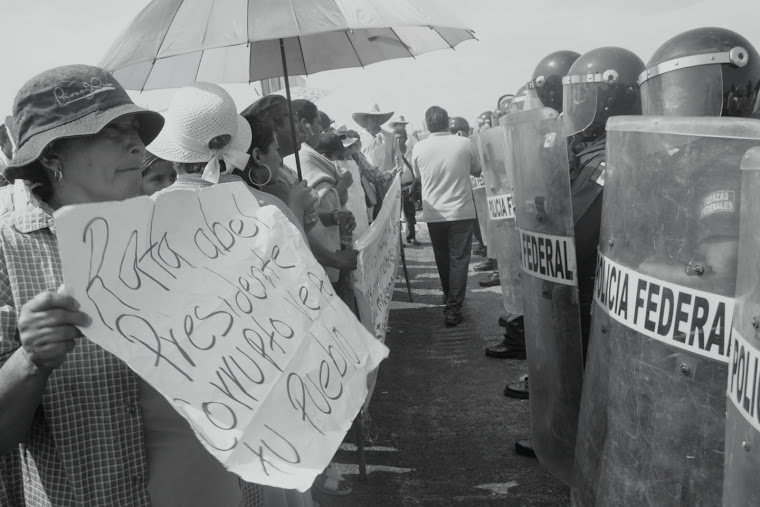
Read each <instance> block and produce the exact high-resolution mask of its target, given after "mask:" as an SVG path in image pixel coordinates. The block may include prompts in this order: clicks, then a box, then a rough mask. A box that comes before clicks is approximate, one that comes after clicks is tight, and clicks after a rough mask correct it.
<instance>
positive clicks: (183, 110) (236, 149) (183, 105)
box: [148, 83, 251, 183]
mask: <svg viewBox="0 0 760 507" xmlns="http://www.w3.org/2000/svg"><path fill="white" fill-rule="evenodd" d="M165 117H166V126H165V127H164V129H163V130H162V131H161V134H159V136H158V137H157V138H156V140H155V141H153V143H152V144H151V145H150V146H148V151H150V152H151V153H153V154H154V155H156V156H158V157H160V158H162V159H164V160H169V161H171V162H180V163H199V162H206V163H207V164H206V168H205V169H204V171H203V179H205V180H207V181H210V182H212V183H218V182H219V175H220V174H221V164H220V163H219V162H220V161H221V160H224V163H225V172H227V171H230V170H231V168H233V167H234V168H237V169H241V170H242V169H245V166H246V165H247V164H248V160H249V158H250V156H249V155H248V153H246V152H247V151H248V148H249V147H250V145H251V127H250V125H249V124H248V122H247V121H246V120H245V118H243V117H242V116H240V115H239V114H237V110H236V108H235V102H234V101H233V100H232V97H231V96H230V94H229V93H227V92H226V91H225V90H224V88H222V87H221V86H219V85H215V84H212V83H193V84H191V85H188V86H185V87H184V88H181V89H180V90H179V91H177V93H176V94H175V95H174V97H172V100H171V102H170V103H169V109H168V110H167V111H166V114H165ZM220 136H229V138H230V140H229V142H228V143H227V144H225V145H224V146H221V147H216V146H212V144H213V143H211V141H212V140H214V139H217V138H219V137H220Z"/></svg>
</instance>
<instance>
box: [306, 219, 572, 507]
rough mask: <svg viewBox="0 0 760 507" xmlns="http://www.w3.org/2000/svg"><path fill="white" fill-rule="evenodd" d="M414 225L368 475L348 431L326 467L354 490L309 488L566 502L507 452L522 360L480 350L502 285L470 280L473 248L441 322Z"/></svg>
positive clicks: (514, 434) (380, 386) (402, 499)
mask: <svg viewBox="0 0 760 507" xmlns="http://www.w3.org/2000/svg"><path fill="white" fill-rule="evenodd" d="M417 230H418V239H419V240H420V241H421V242H422V246H419V247H409V246H407V247H406V249H405V252H406V258H407V266H408V268H409V277H410V284H411V288H412V297H413V299H414V302H413V303H410V302H409V297H408V295H407V290H406V284H405V282H404V280H403V277H400V278H399V279H398V280H397V282H396V288H395V293H394V298H393V300H394V301H393V304H392V307H391V313H390V322H389V326H390V331H389V333H388V335H387V338H386V344H387V345H388V347H389V348H390V350H391V353H390V357H389V358H388V359H387V360H385V361H384V362H383V363H382V364H381V366H380V373H379V376H378V381H377V387H376V389H375V393H374V395H373V397H372V401H371V403H370V406H369V412H370V415H371V418H372V420H373V421H374V425H375V427H373V428H370V433H375V434H376V436H377V438H376V439H375V440H374V441H373V442H372V443H370V444H367V446H368V447H367V448H366V452H365V456H366V462H367V471H368V475H367V480H366V481H364V482H361V481H359V476H358V463H359V459H358V452H357V451H356V446H355V445H354V439H353V435H352V434H349V436H347V438H346V441H345V443H344V444H343V446H342V447H341V450H340V451H338V453H337V455H336V457H335V462H334V466H335V467H336V468H337V469H338V470H339V472H340V473H341V474H343V476H344V477H345V478H346V479H347V480H348V481H349V482H350V484H351V487H352V488H353V491H352V492H351V494H350V495H349V496H346V497H335V496H329V495H325V494H322V493H320V492H317V491H316V490H315V489H314V488H312V494H313V497H314V499H315V500H316V501H317V502H319V504H320V505H321V506H322V507H331V506H406V505H451V504H459V505H503V506H549V505H551V506H555V505H569V504H570V500H569V498H570V490H569V488H568V487H567V486H565V485H564V484H563V483H562V482H560V481H559V480H557V479H555V478H554V477H553V476H552V475H551V474H549V472H547V471H546V470H545V469H544V468H543V467H542V466H541V464H540V463H539V462H538V461H537V460H536V459H534V458H527V457H523V456H520V455H518V454H516V453H515V452H514V442H515V440H517V439H520V438H524V437H525V436H527V435H528V434H529V410H530V408H529V401H527V400H516V399H512V398H506V397H505V396H504V395H503V389H504V386H505V384H506V382H507V381H508V380H512V379H515V378H517V377H519V376H520V375H523V374H525V373H527V364H526V362H525V361H516V360H503V359H491V358H487V357H486V356H485V354H484V349H485V347H486V346H487V345H488V344H490V343H495V342H498V341H500V340H501V333H502V328H500V327H499V325H498V317H499V315H501V314H502V313H503V306H502V303H501V292H500V288H499V287H493V288H482V287H480V286H479V285H478V282H479V281H480V280H484V279H485V278H486V277H487V276H488V273H477V272H475V271H473V270H472V267H473V266H474V265H475V264H477V263H479V262H481V261H482V260H483V258H481V257H475V256H473V257H472V259H471V263H470V278H469V282H468V291H467V299H466V301H465V307H464V317H465V320H464V322H462V323H461V324H460V325H459V326H457V327H454V328H446V327H445V326H444V324H443V312H442V306H441V289H440V282H439V280H438V274H437V270H436V267H435V262H434V260H433V251H432V248H431V246H430V240H429V238H428V235H427V227H426V226H425V225H424V224H418V226H417ZM399 273H401V269H399ZM370 436H372V435H370Z"/></svg>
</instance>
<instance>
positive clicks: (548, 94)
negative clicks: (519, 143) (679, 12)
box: [486, 50, 580, 456]
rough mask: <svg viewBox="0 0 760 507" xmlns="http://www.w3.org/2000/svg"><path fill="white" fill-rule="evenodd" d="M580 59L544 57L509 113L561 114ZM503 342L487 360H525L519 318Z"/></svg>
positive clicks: (516, 386) (520, 393) (523, 395)
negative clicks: (543, 110)
mask: <svg viewBox="0 0 760 507" xmlns="http://www.w3.org/2000/svg"><path fill="white" fill-rule="evenodd" d="M579 56H580V55H579V54H578V53H576V52H575V51H569V50H561V51H555V52H553V53H550V54H548V55H546V56H545V57H544V58H542V59H541V61H539V62H538V65H536V68H535V69H534V70H533V77H532V78H531V80H530V81H528V82H527V83H526V84H525V85H524V86H522V87H520V89H519V90H517V93H515V98H514V100H513V101H512V103H511V104H510V111H509V112H510V113H514V112H519V111H524V110H530V109H536V108H539V107H550V108H552V109H554V110H555V111H557V112H558V113H561V112H562V78H563V77H565V75H566V74H567V73H568V71H569V70H570V67H571V66H572V65H573V63H574V62H575V61H576V60H577V59H578V57H579ZM509 324H510V325H509V326H507V332H506V334H505V339H504V341H503V342H502V343H501V344H499V345H497V346H495V347H491V348H490V349H487V350H486V355H489V356H491V357H508V358H514V357H518V358H519V357H525V334H524V324H523V318H522V316H520V317H518V318H516V319H514V320H512V321H510V323H509ZM504 395H505V396H509V397H511V398H518V399H527V398H528V397H529V389H528V377H527V376H522V377H520V378H518V379H517V380H514V381H512V382H508V383H507V386H506V387H505V388H504ZM515 449H516V450H517V452H518V453H520V454H524V455H526V456H535V454H534V453H533V451H532V449H531V448H530V441H529V439H525V440H520V441H518V442H517V443H516V444H515Z"/></svg>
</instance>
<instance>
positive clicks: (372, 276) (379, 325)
mask: <svg viewBox="0 0 760 507" xmlns="http://www.w3.org/2000/svg"><path fill="white" fill-rule="evenodd" d="M400 234H401V176H400V175H397V176H396V178H395V179H394V180H393V182H392V183H391V187H390V189H388V192H387V193H386V195H385V199H384V200H383V207H382V208H381V209H380V213H379V214H378V215H377V218H376V219H375V221H374V222H372V224H371V225H370V226H369V229H367V231H366V232H365V233H364V234H363V235H362V236H360V237H359V239H358V240H356V243H355V245H354V248H356V249H357V250H358V251H359V256H358V258H357V261H358V267H357V269H356V271H354V272H353V284H354V294H355V295H356V306H357V308H358V310H359V318H360V319H361V321H362V324H364V327H365V328H367V330H368V331H369V332H370V333H372V334H373V335H374V336H375V338H377V340H378V341H379V342H381V343H385V334H386V333H387V332H388V315H389V313H390V307H391V299H393V287H394V285H395V284H396V270H397V269H398V260H399V257H400V255H401V254H400V251H399V250H400V249H401V242H400ZM377 373H378V372H377V370H375V371H373V372H372V373H371V374H370V375H369V376H368V377H367V389H368V394H367V399H366V400H365V401H364V409H367V407H369V402H370V400H371V399H372V393H373V392H374V391H375V384H376V383H377Z"/></svg>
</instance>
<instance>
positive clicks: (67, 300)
mask: <svg viewBox="0 0 760 507" xmlns="http://www.w3.org/2000/svg"><path fill="white" fill-rule="evenodd" d="M90 322H91V319H90V317H89V316H88V315H87V314H85V313H83V312H80V311H79V303H78V302H77V300H76V299H74V298H73V297H71V296H67V295H65V294H63V293H62V291H61V290H59V291H58V292H41V293H39V294H37V295H36V296H35V297H33V298H32V299H31V300H29V301H28V302H27V303H26V304H25V305H24V306H23V308H21V312H20V314H19V320H18V329H19V337H20V341H21V348H22V350H23V352H24V354H25V355H26V358H27V359H28V360H29V361H30V362H31V363H32V364H34V366H36V367H37V368H38V369H39V370H40V371H41V372H42V373H47V374H49V373H51V372H52V371H53V370H55V369H56V368H58V367H59V366H61V364H63V362H64V361H65V360H66V356H67V355H68V353H69V352H71V351H72V350H73V349H74V345H75V342H74V339H75V338H79V337H80V336H82V333H81V332H80V331H79V329H77V328H76V326H83V327H86V326H88V325H89V324H90Z"/></svg>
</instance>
